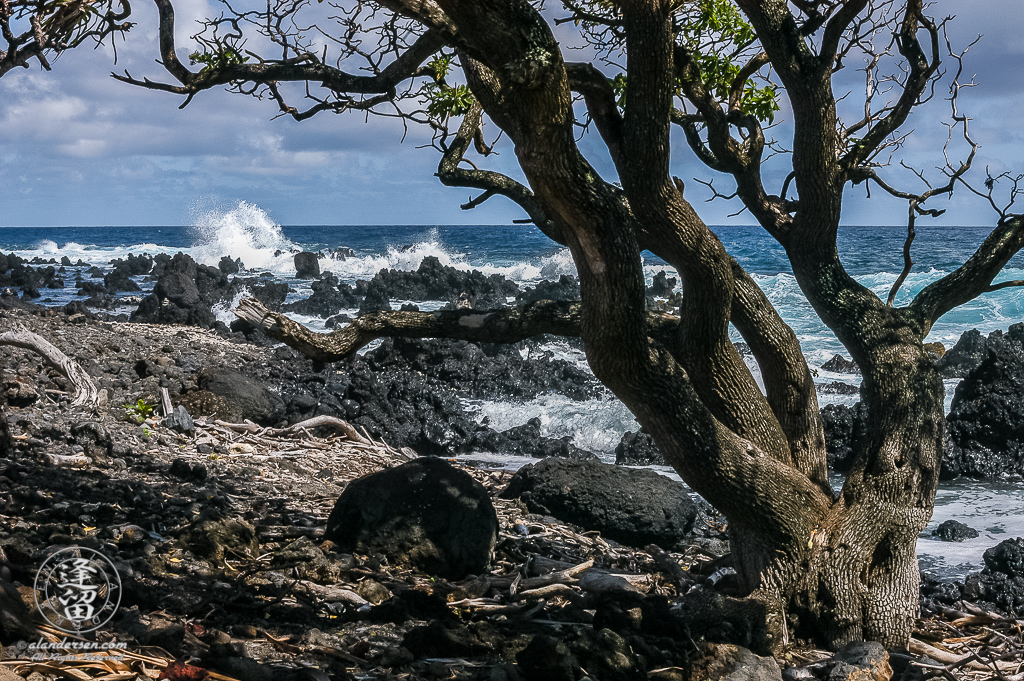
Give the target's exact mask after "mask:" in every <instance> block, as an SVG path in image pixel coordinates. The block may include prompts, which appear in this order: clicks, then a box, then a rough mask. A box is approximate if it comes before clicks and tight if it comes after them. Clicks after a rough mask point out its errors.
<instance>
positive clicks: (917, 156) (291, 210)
mask: <svg viewBox="0 0 1024 681" xmlns="http://www.w3.org/2000/svg"><path fill="white" fill-rule="evenodd" d="M134 4H135V5H136V6H135V7H134V8H133V9H134V13H133V16H132V20H133V21H135V22H137V25H136V27H135V28H134V29H133V30H132V31H131V32H130V34H129V35H128V37H127V39H126V40H124V41H123V42H120V41H119V43H118V45H117V63H116V65H115V64H114V60H113V53H112V52H111V50H110V49H109V47H101V48H99V49H91V48H89V47H81V48H78V49H76V50H73V51H69V52H67V53H65V54H64V55H63V56H61V57H60V58H59V59H58V60H56V62H55V63H54V64H53V70H52V71H51V72H46V71H43V70H42V69H41V68H39V67H38V66H37V65H36V64H35V63H33V66H32V67H31V68H29V69H16V70H14V71H11V72H9V73H8V74H7V75H5V76H4V77H3V78H0V228H3V227H18V226H36V227H47V226H70V225H76V226H90V225H140V226H146V225H187V224H191V222H192V220H193V219H194V218H195V216H197V215H198V214H200V213H202V212H205V211H208V210H211V209H213V210H217V209H227V208H230V207H231V206H234V205H236V204H237V203H238V202H239V201H246V202H249V203H253V204H256V205H258V206H260V207H261V208H263V209H264V210H265V211H267V213H268V214H269V215H270V216H271V217H272V218H273V219H274V220H275V221H276V222H278V223H279V224H283V225H320V224H323V225H346V224H424V225H433V224H507V223H509V222H510V221H511V220H513V219H517V218H522V217H524V215H523V214H522V211H521V210H520V209H519V208H518V207H517V206H515V205H514V204H512V203H511V202H509V201H506V200H504V199H502V198H500V197H498V198H493V199H491V200H490V201H487V202H486V203H485V204H483V205H482V206H481V207H479V208H476V209H475V210H472V211H462V210H460V208H459V204H461V203H465V202H466V201H467V200H468V199H469V198H470V197H471V196H473V195H474V194H475V193H474V192H473V191H472V190H469V189H457V188H445V187H443V186H442V185H441V184H440V182H439V181H438V180H437V178H435V177H434V173H435V171H436V166H437V161H438V154H437V152H436V151H435V150H433V149H431V148H423V145H424V144H425V143H426V142H427V141H428V138H427V137H426V136H425V131H423V130H419V129H416V128H415V127H414V128H411V129H409V130H408V131H406V130H405V129H404V128H403V126H402V125H401V124H400V123H399V122H398V121H396V120H394V119H388V118H380V117H372V116H371V117H369V118H368V119H367V118H366V117H365V116H363V115H362V114H358V113H355V114H351V113H350V114H343V115H334V114H329V113H328V114H320V115H318V116H316V117H314V118H312V119H309V120H306V121H303V122H296V121H294V120H293V119H291V118H290V117H276V114H277V113H278V111H277V108H276V105H275V104H274V103H272V102H267V101H262V102H261V101H256V100H255V99H252V98H248V97H244V96H240V95H236V94H230V93H226V92H223V91H219V90H218V91H208V92H205V93H202V94H200V95H199V96H197V97H196V98H195V99H194V100H193V102H192V103H191V104H190V105H189V106H188V107H187V108H185V109H178V108H177V107H178V105H179V104H180V103H181V101H182V100H181V98H180V97H178V96H176V95H171V94H168V93H163V92H154V91H149V90H145V89H142V88H137V87H133V86H130V85H127V84H124V83H120V82H118V81H115V80H114V79H113V78H111V77H110V75H109V74H110V72H111V71H112V70H116V71H118V72H121V71H123V70H126V69H127V70H129V71H131V73H132V75H134V76H136V77H142V76H149V77H150V78H152V79H154V80H167V76H166V74H165V73H164V72H163V70H162V68H161V67H160V66H159V65H157V64H155V63H154V60H155V59H156V58H157V56H158V55H157V49H156V12H155V9H154V8H153V7H152V6H151V5H149V4H148V3H146V2H145V1H144V0H138V1H137V2H136V3H134ZM175 7H176V13H177V17H178V24H177V28H178V30H177V33H178V35H179V39H178V47H179V51H180V52H182V53H187V52H188V51H190V46H191V45H192V43H190V42H189V39H188V36H189V35H190V34H191V33H194V32H195V30H196V24H195V23H194V22H195V20H196V19H198V18H200V17H203V16H212V15H215V14H216V13H217V12H219V9H218V7H217V5H216V3H215V2H207V0H185V1H184V2H176V3H175ZM957 12H959V14H960V16H957V17H956V19H955V20H954V21H953V22H951V24H950V37H951V39H952V41H953V44H954V45H960V46H964V45H966V44H967V43H969V42H970V41H971V40H972V39H974V38H975V37H977V36H978V35H982V40H981V42H980V43H979V44H977V45H975V46H974V47H972V48H971V50H970V52H969V53H968V56H967V60H966V72H967V78H965V80H966V79H969V78H970V76H971V75H974V74H976V78H975V82H976V86H975V87H973V88H971V89H970V90H968V91H965V92H964V93H963V95H962V101H961V108H962V109H963V110H964V111H965V112H966V113H967V114H968V115H970V116H971V117H972V118H973V120H972V122H971V126H972V128H971V129H972V133H973V135H974V137H975V138H976V140H977V141H978V142H980V143H981V144H982V149H981V151H980V152H979V157H978V159H977V160H976V162H975V168H976V170H977V174H976V175H975V180H976V182H977V184H978V185H979V186H980V185H981V183H982V181H983V180H984V178H985V174H984V173H985V169H986V167H987V168H988V169H989V172H991V173H992V174H996V173H998V172H1003V171H1009V172H1015V173H1024V126H1021V125H1020V116H1021V112H1022V111H1024V8H1022V5H1021V2H1020V0H972V2H970V3H963V2H956V1H954V0H939V2H936V3H935V5H934V9H933V14H934V15H937V16H944V15H946V14H950V13H957ZM559 30H560V31H562V32H563V33H562V34H560V36H559V37H560V38H561V39H563V40H564V41H566V42H569V43H571V42H572V40H573V36H572V35H569V34H567V33H565V32H566V31H569V30H571V29H569V28H561V29H559ZM571 58H578V57H575V56H574V57H571ZM862 78H863V75H862V74H860V73H857V72H856V71H855V70H854V69H852V68H851V69H847V70H846V71H845V72H844V73H843V74H842V75H841V76H840V79H839V80H840V82H841V83H842V85H841V88H842V87H849V89H850V90H851V95H850V98H849V99H848V100H845V101H844V106H847V107H848V108H850V109H851V110H853V111H854V112H855V110H856V108H857V106H860V104H858V103H857V100H856V97H857V95H860V96H861V97H862V96H863V85H862ZM840 94H841V92H840ZM944 96H945V91H944V90H942V89H940V90H939V91H938V92H937V94H936V97H935V98H934V99H933V101H932V102H930V103H929V104H928V105H927V106H926V107H925V108H924V109H923V110H922V111H921V112H920V113H919V114H918V115H917V116H916V117H915V118H914V119H913V120H912V121H911V122H910V124H908V125H907V126H905V130H908V131H909V130H913V131H914V134H913V135H912V136H911V137H910V138H909V139H908V141H907V143H906V146H905V148H904V149H903V151H902V156H898V157H897V158H896V159H895V160H894V166H893V167H890V168H889V169H886V170H885V171H884V172H886V173H888V175H887V176H888V177H891V178H892V179H894V181H899V182H903V183H904V184H903V186H906V187H908V188H911V189H918V190H920V189H921V188H922V185H921V184H920V182H919V181H918V180H916V179H915V178H914V177H913V176H909V175H908V174H907V173H906V172H902V174H901V172H900V171H899V170H898V165H897V164H896V162H897V161H898V160H899V159H900V158H902V159H903V160H905V161H906V162H908V163H909V164H911V165H913V166H915V167H919V168H923V169H927V170H932V169H933V168H934V167H935V166H936V165H938V164H941V163H942V158H943V157H942V146H943V142H944V141H945V139H946V128H945V127H944V126H943V125H942V124H941V119H943V118H948V111H949V107H948V104H947V103H946V102H945V101H943V97H944ZM786 114H787V112H786V110H785V107H784V108H783V110H782V111H781V112H780V116H779V117H780V119H781V121H782V122H781V124H780V126H779V127H778V129H777V130H776V133H777V134H778V135H779V136H780V138H781V139H782V140H783V142H785V136H786V133H787V128H786V123H785V119H786ZM581 147H582V149H583V151H584V153H586V154H588V157H592V162H593V163H594V164H595V166H596V167H597V168H598V169H599V170H600V171H602V172H607V171H608V170H609V169H610V163H609V162H608V160H607V154H606V153H604V152H603V150H602V149H601V148H600V144H599V143H598V142H597V141H595V140H587V139H584V140H583V141H582V142H581ZM497 148H498V150H499V152H500V153H499V155H498V156H497V157H496V158H495V157H491V159H490V160H489V161H488V163H489V164H490V165H489V166H488V167H490V168H492V169H495V170H500V171H502V172H506V173H508V174H510V175H513V176H515V177H517V178H520V177H521V175H520V174H519V172H518V169H517V167H516V165H515V157H514V152H513V151H512V149H511V148H509V147H508V146H507V145H499V147H497ZM963 153H964V149H963V146H962V145H959V146H958V145H954V146H953V147H951V156H952V158H954V159H955V158H958V157H959V156H962V155H963ZM776 165H777V167H775V166H773V167H769V168H767V169H766V175H765V179H766V185H767V186H768V189H769V191H772V192H773V193H774V192H778V191H779V188H780V187H781V183H782V179H783V178H784V176H785V171H784V170H782V166H781V164H776ZM672 171H673V173H674V174H675V175H677V176H678V177H680V178H682V179H683V180H684V181H685V182H686V186H687V198H689V199H690V201H691V202H692V203H694V204H695V206H696V207H697V210H698V211H699V212H700V214H701V215H702V216H703V217H704V219H705V221H706V222H708V223H710V224H745V223H749V222H750V221H751V220H750V217H749V216H747V215H742V214H741V215H738V216H731V214H732V213H734V212H735V211H737V210H738V208H739V207H738V206H736V205H734V204H731V203H729V202H725V201H714V202H710V203H705V199H706V198H708V196H709V194H708V192H707V191H706V190H704V189H703V188H702V187H701V185H700V184H699V183H697V182H694V181H693V179H692V178H701V179H710V178H711V177H713V174H711V173H710V171H707V170H706V169H705V168H703V167H702V166H700V165H699V163H698V162H696V161H695V160H694V159H693V157H692V155H690V154H689V153H688V152H687V150H686V149H685V146H684V145H683V144H677V145H676V150H675V151H674V156H673V167H672ZM932 177H933V178H937V177H938V176H937V174H935V173H934V172H932ZM715 186H716V187H717V188H720V189H721V190H722V191H723V192H724V193H728V191H731V189H730V187H731V183H730V181H729V178H727V177H725V176H718V177H717V179H716V181H715ZM872 195H873V198H872V199H871V200H866V198H865V192H864V190H863V188H851V189H850V190H848V192H847V197H846V202H845V206H846V210H845V215H844V222H845V223H846V224H854V225H856V224H872V225H884V224H893V225H898V224H905V221H906V206H905V204H904V203H902V202H899V201H895V200H887V199H885V198H883V197H881V196H880V192H878V191H873V192H872ZM929 205H931V206H932V207H935V208H945V209H947V213H946V214H945V215H943V216H942V217H941V218H939V219H938V223H940V224H949V225H990V224H994V222H995V220H996V215H995V213H994V212H993V211H992V210H991V209H990V208H989V207H987V205H986V204H985V203H984V202H983V201H979V200H977V199H972V198H971V197H969V195H968V193H967V192H965V191H960V190H958V192H957V193H956V194H955V195H954V197H953V198H952V200H946V199H945V198H944V197H937V198H936V199H933V201H932V202H931V203H930V204H929Z"/></svg>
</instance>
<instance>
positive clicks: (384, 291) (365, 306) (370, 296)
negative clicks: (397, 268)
mask: <svg viewBox="0 0 1024 681" xmlns="http://www.w3.org/2000/svg"><path fill="white" fill-rule="evenodd" d="M356 292H357V293H358V292H359V289H358V288H357V289H356ZM362 293H363V301H362V302H361V303H360V304H359V314H360V315H364V314H370V313H371V312H388V311H389V310H391V295H390V293H389V291H388V287H387V284H385V283H383V282H381V281H379V280H378V279H377V278H374V279H373V280H372V281H370V283H369V284H368V285H367V286H366V287H365V288H364V289H363V291H362Z"/></svg>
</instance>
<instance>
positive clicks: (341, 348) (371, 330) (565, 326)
mask: <svg viewBox="0 0 1024 681" xmlns="http://www.w3.org/2000/svg"><path fill="white" fill-rule="evenodd" d="M581 310H582V307H581V304H580V303H576V302H565V301H552V300H538V301H536V302H532V303H527V304H526V305H522V306H519V307H507V308H500V309H497V310H489V311H488V310H473V309H458V310H437V311H436V312H406V311H385V312H372V313H370V314H366V315H363V316H362V317H359V318H358V319H354V320H352V321H351V322H349V323H348V324H346V325H345V326H343V327H341V328H340V329H336V330H334V331H332V332H330V333H317V332H316V331H310V330H309V329H307V328H306V327H305V326H302V325H301V324H299V323H297V322H294V321H292V320H291V319H289V318H288V317H286V316H284V315H283V314H280V313H277V312H274V311H272V310H270V309H268V308H267V307H266V306H265V305H264V304H263V303H261V302H260V301H258V300H255V299H254V298H246V299H245V300H243V301H242V302H240V303H239V304H238V307H237V308H236V309H235V311H234V312H235V315H236V316H237V317H238V318H240V319H244V320H245V321H247V322H249V323H250V324H252V325H253V326H256V327H257V328H259V329H260V330H262V331H263V332H264V333H265V334H267V335H268V336H270V337H271V338H273V339H275V340H279V341H281V342H282V343H284V344H285V345H288V346H289V347H291V348H293V349H295V350H297V351H299V352H301V353H302V354H303V355H306V356H307V357H310V358H312V359H315V360H317V361H318V362H324V363H329V362H337V361H339V360H342V359H345V358H347V357H351V356H352V355H354V354H355V353H356V352H358V351H359V350H360V348H363V347H365V346H366V345H367V344H368V343H370V342H371V341H374V340H377V339H378V338H388V337H392V338H450V339H453V340H467V341H476V342H486V343H516V342H518V341H521V340H525V339H527V338H531V337H533V336H538V335H541V334H552V335H555V336H566V337H578V336H579V335H580V319H581ZM678 324H679V319H678V318H677V317H673V316H672V315H667V314H664V313H660V312H648V313H647V327H648V333H649V334H650V335H652V336H653V337H657V338H664V339H668V338H670V336H671V334H672V333H673V332H674V331H677V330H678Z"/></svg>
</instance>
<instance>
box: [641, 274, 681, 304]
mask: <svg viewBox="0 0 1024 681" xmlns="http://www.w3.org/2000/svg"><path fill="white" fill-rule="evenodd" d="M677 283H678V282H677V281H676V278H675V277H669V276H668V275H667V274H665V270H660V271H659V272H658V273H657V274H655V275H654V279H653V280H652V281H651V287H650V288H649V289H647V294H648V295H651V296H658V297H660V298H664V297H666V296H668V295H671V294H672V291H673V290H674V289H675V287H676V284H677Z"/></svg>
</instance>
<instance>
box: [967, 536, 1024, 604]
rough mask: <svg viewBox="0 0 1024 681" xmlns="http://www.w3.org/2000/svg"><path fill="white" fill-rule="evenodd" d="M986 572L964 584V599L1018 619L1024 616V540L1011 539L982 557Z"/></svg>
mask: <svg viewBox="0 0 1024 681" xmlns="http://www.w3.org/2000/svg"><path fill="white" fill-rule="evenodd" d="M982 558H983V559H984V560H985V568H984V569H983V570H982V571H981V572H980V573H978V574H974V575H971V576H969V577H968V578H967V580H966V582H965V583H964V592H963V597H964V598H965V599H966V600H969V601H970V602H972V603H991V604H992V605H994V606H995V607H997V608H998V609H1000V610H1002V611H1003V612H1005V613H1007V614H1009V615H1013V616H1015V617H1021V616H1024V538H1021V537H1017V538H1016V539H1007V540H1005V541H1002V542H1000V543H999V544H997V545H996V546H994V547H992V548H990V549H988V550H987V551H985V553H984V554H982Z"/></svg>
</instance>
